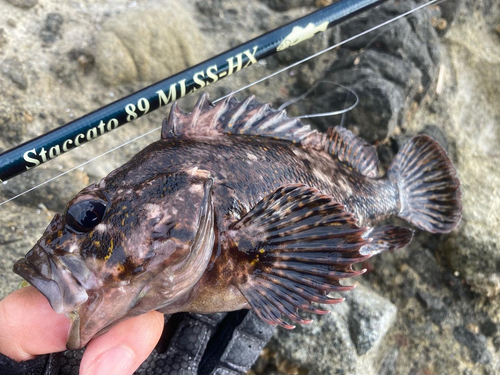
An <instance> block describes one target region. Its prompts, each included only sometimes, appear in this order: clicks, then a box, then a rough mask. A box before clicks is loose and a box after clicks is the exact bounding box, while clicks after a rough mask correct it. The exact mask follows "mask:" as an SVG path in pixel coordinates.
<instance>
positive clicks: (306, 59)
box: [0, 0, 443, 206]
mask: <svg viewBox="0 0 500 375" xmlns="http://www.w3.org/2000/svg"><path fill="white" fill-rule="evenodd" d="M438 1H439V3H441V2H442V1H443V0H431V1H429V2H427V3H425V4H422V5H419V6H418V7H416V8H414V9H411V10H409V11H407V12H404V13H402V14H400V15H398V16H396V17H394V18H391V19H389V20H387V21H384V22H382V23H380V24H378V25H376V26H373V27H371V28H369V29H367V30H365V31H362V32H361V33H359V34H356V35H354V36H352V37H349V38H347V39H345V40H343V41H341V42H339V43H337V44H334V45H332V46H329V47H327V48H325V49H323V50H321V51H319V52H316V53H314V54H312V55H310V56H307V57H305V58H303V59H302V60H299V61H297V62H295V63H293V64H290V65H288V66H286V67H284V68H282V69H280V70H277V71H276V72H273V73H271V74H269V75H267V76H265V77H263V78H260V79H258V80H256V81H254V82H252V83H250V84H248V85H246V86H243V87H241V88H239V89H237V90H235V91H232V92H231V93H229V94H227V95H224V96H222V97H220V98H218V99H216V100H214V101H213V102H212V103H214V104H215V103H217V102H219V101H221V100H223V99H225V98H227V97H229V96H231V95H234V94H236V93H238V92H241V91H243V90H246V89H248V88H250V87H252V86H255V85H257V84H259V83H262V82H264V81H266V80H268V79H270V78H272V77H274V76H277V75H278V74H281V73H283V72H286V71H287V70H290V69H292V68H294V67H296V66H298V65H300V64H303V63H305V62H307V61H309V60H312V59H314V58H316V57H318V56H321V55H322V54H324V53H326V52H328V51H331V50H333V49H335V48H338V47H340V46H342V45H344V44H346V43H349V42H351V41H353V40H355V39H357V38H359V37H362V36H363V35H366V34H368V33H371V32H373V31H375V30H378V29H380V28H382V27H384V26H386V25H389V24H391V23H393V22H395V21H398V20H400V19H402V18H405V17H407V16H409V15H411V14H412V13H415V12H417V11H419V10H421V9H423V8H426V7H428V6H429V5H432V4H434V3H437V2H438ZM159 129H161V126H159V127H157V128H154V129H152V130H150V131H148V132H146V133H144V134H141V135H139V136H137V137H135V138H133V139H131V140H129V141H127V142H125V143H123V144H121V145H119V146H116V147H114V148H112V149H110V150H108V151H106V152H104V153H103V154H101V155H98V156H95V157H93V158H92V159H89V160H87V161H86V162H84V163H82V164H79V165H77V166H76V167H73V168H70V169H68V170H67V171H65V172H63V173H61V174H59V175H57V176H55V177H52V178H50V179H48V180H46V181H44V182H42V183H40V184H38V185H36V186H33V187H32V188H29V189H28V190H25V191H23V192H22V193H19V194H17V195H15V196H14V197H12V198H9V199H7V200H5V201H3V202H1V203H0V206H3V205H4V204H6V203H8V202H11V201H13V200H14V199H17V198H19V197H21V196H23V195H25V194H27V193H29V192H31V191H33V190H36V189H38V188H39V187H41V186H43V185H46V184H48V183H49V182H52V181H54V180H56V179H58V178H59V177H62V176H64V175H66V174H68V173H70V172H72V171H74V170H75V169H79V168H81V167H83V166H85V165H87V164H89V163H91V162H93V161H95V160H97V159H99V158H101V157H103V156H105V155H108V154H110V153H112V152H113V151H116V150H118V149H120V148H122V147H124V146H126V145H128V144H130V143H132V142H135V141H137V140H139V139H141V138H144V137H145V136H147V135H149V134H151V133H153V132H155V131H157V130H159ZM3 183H4V184H5V183H7V181H4V182H3Z"/></svg>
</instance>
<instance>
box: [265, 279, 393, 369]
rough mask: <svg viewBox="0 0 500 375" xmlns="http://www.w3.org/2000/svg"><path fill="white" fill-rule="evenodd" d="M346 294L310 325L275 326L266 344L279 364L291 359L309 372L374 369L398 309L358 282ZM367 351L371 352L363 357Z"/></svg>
mask: <svg viewBox="0 0 500 375" xmlns="http://www.w3.org/2000/svg"><path fill="white" fill-rule="evenodd" d="M345 297H346V301H345V302H344V303H341V304H339V305H335V306H332V308H331V310H332V311H331V313H330V314H327V315H324V316H315V317H314V322H313V323H312V324H310V325H305V326H298V327H297V328H296V329H295V330H294V331H285V330H281V329H278V330H277V332H276V333H275V335H274V338H273V340H272V341H271V343H270V345H269V348H270V349H271V350H274V351H276V352H277V354H278V359H277V361H278V366H279V363H292V364H293V365H294V366H295V367H296V368H298V369H308V370H309V371H310V372H309V373H310V374H358V373H364V374H375V373H376V372H375V370H374V369H375V368H376V367H377V366H376V365H375V363H374V362H372V361H373V358H375V357H377V356H378V354H381V353H375V352H376V351H377V348H379V346H380V343H381V341H382V339H383V338H384V336H385V334H386V333H387V331H388V330H389V328H390V327H391V325H392V324H393V322H394V319H395V317H396V312H397V309H396V307H395V306H394V305H393V304H392V303H391V302H390V301H388V300H387V299H385V298H383V297H381V296H379V295H377V294H376V293H374V292H373V291H371V290H369V289H367V288H365V287H363V286H361V285H358V287H357V288H356V289H354V290H353V291H351V292H348V293H346V294H345ZM325 343H328V345H325ZM368 352H370V356H368V357H367V358H365V357H366V355H367V354H366V353H368ZM286 361H288V362H286ZM287 366H289V365H287ZM362 368H363V370H361V369H362ZM361 371H362V372H361Z"/></svg>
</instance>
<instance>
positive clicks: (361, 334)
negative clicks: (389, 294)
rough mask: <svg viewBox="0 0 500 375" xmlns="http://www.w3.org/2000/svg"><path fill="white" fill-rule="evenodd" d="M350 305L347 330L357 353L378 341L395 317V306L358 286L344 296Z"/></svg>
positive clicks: (371, 346)
mask: <svg viewBox="0 0 500 375" xmlns="http://www.w3.org/2000/svg"><path fill="white" fill-rule="evenodd" d="M346 301H347V303H348V304H349V306H350V307H351V311H350V313H349V318H348V320H349V332H350V334H351V338H352V340H353V342H354V345H356V350H357V352H358V355H363V354H365V353H367V352H368V351H369V350H371V349H372V348H373V347H375V346H377V344H379V343H380V341H381V340H382V338H383V337H384V336H385V334H386V333H387V331H388V330H389V328H390V327H391V325H392V324H393V323H394V320H395V318H396V313H397V308H396V306H394V305H393V304H392V303H390V302H389V301H388V300H387V299H385V298H383V297H380V296H378V295H376V294H375V293H373V292H372V291H370V290H369V289H366V288H363V287H360V288H357V290H356V292H355V293H352V294H350V295H348V296H347V297H346Z"/></svg>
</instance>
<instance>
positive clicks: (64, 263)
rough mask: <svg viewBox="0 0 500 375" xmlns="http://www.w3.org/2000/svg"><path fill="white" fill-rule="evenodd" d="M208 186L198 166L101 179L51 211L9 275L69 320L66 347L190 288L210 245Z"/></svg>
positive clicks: (180, 295)
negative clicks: (119, 181) (115, 183)
mask: <svg viewBox="0 0 500 375" xmlns="http://www.w3.org/2000/svg"><path fill="white" fill-rule="evenodd" d="M211 188H212V179H211V178H210V176H209V173H208V172H204V171H199V170H189V171H181V172H179V173H171V174H166V175H157V176H155V177H153V178H150V179H149V180H146V181H141V182H140V183H137V184H135V185H132V186H130V185H125V184H124V185H123V186H122V187H121V188H120V189H107V188H106V182H105V180H104V182H103V181H101V183H100V184H99V185H95V184H94V185H90V186H89V187H87V188H85V189H84V190H82V191H81V192H80V193H79V194H78V195H77V196H76V197H74V198H73V199H72V200H71V201H70V202H69V204H68V205H67V207H66V210H65V212H64V214H62V215H60V214H56V215H55V216H54V218H53V219H52V221H51V223H50V224H49V226H48V227H47V229H46V230H45V232H44V234H43V235H42V237H41V238H40V239H39V240H38V242H37V243H36V245H35V246H34V247H33V248H32V249H31V250H30V251H29V252H28V254H27V255H26V256H25V258H23V259H21V260H19V261H17V262H16V264H15V265H14V272H16V273H17V274H19V275H21V276H22V277H23V278H24V279H26V280H27V281H28V282H29V283H30V284H32V285H33V286H34V287H36V288H37V289H38V290H39V291H40V292H41V293H42V294H44V295H45V297H46V298H47V299H48V300H49V302H50V305H51V306H52V308H53V309H54V310H55V311H56V312H58V313H62V314H66V315H67V316H68V317H69V318H70V319H71V321H72V326H71V329H70V337H69V340H68V343H67V346H68V348H71V349H76V348H80V347H83V346H84V345H86V343H87V342H88V341H89V340H90V339H91V338H92V337H94V336H96V335H99V334H101V333H103V332H105V331H106V330H107V329H109V328H110V327H111V326H112V325H113V324H114V323H116V322H118V321H120V320H123V319H125V318H127V317H131V316H135V315H139V314H142V313H145V312H147V311H151V310H156V309H159V308H165V307H166V306H170V305H175V303H178V301H179V300H181V299H182V298H183V297H184V296H186V294H187V293H189V291H190V289H191V288H192V287H193V286H194V285H195V284H196V283H197V282H198V280H199V279H200V278H201V276H202V274H203V272H204V271H205V269H206V267H207V264H208V262H209V260H210V256H211V253H212V248H213V245H214V236H215V235H214V229H213V225H214V217H213V208H212V201H211V194H212V191H211ZM111 190H113V191H111Z"/></svg>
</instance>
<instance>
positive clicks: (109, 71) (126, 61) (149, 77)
mask: <svg viewBox="0 0 500 375" xmlns="http://www.w3.org/2000/svg"><path fill="white" fill-rule="evenodd" d="M169 8H170V9H168V10H165V9H152V10H145V11H140V12H129V13H125V14H123V15H119V16H118V17H116V18H113V19H111V20H109V21H107V22H106V24H105V27H104V28H103V31H102V32H101V33H100V34H99V36H98V37H97V44H96V49H95V59H96V65H97V68H98V71H99V74H100V76H101V78H102V79H103V81H105V82H106V83H107V84H108V85H116V84H119V83H126V82H132V81H134V80H136V79H139V80H141V81H146V82H153V81H158V80H161V79H163V78H166V77H168V76H170V75H172V74H174V73H177V72H179V71H181V70H183V69H185V68H187V67H189V66H193V65H195V64H196V63H197V62H199V61H202V60H203V57H204V56H205V52H204V51H205V49H204V48H203V44H202V36H201V34H200V33H199V31H198V30H197V29H196V26H195V25H194V24H193V23H192V20H191V15H189V14H188V13H187V12H186V10H184V9H183V8H181V6H178V5H174V3H172V6H171V7H169ZM172 8H173V9H172ZM173 13H174V14H175V15H176V17H171V15H172V14H173ZM166 20H168V22H166ZM185 35H189V39H186V38H185ZM117 60H118V61H117Z"/></svg>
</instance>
